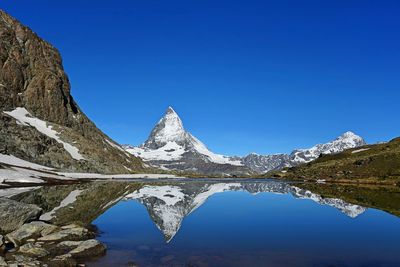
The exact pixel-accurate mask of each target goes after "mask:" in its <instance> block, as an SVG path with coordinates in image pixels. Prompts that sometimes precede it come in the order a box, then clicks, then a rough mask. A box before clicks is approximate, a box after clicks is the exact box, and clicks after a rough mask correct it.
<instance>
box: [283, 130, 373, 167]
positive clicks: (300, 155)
mask: <svg viewBox="0 0 400 267" xmlns="http://www.w3.org/2000/svg"><path fill="white" fill-rule="evenodd" d="M365 144H366V143H365V141H364V139H363V138H361V137H360V136H358V135H356V134H354V133H353V132H350V131H348V132H345V133H344V134H342V135H340V136H339V137H337V138H336V139H335V140H333V141H331V142H329V143H325V144H318V145H315V146H313V147H311V148H309V149H298V150H295V151H293V152H292V154H291V157H292V160H293V161H294V162H298V163H306V162H310V161H312V160H314V159H317V158H318V157H319V156H320V155H321V154H335V153H339V152H342V151H344V150H346V149H350V148H355V147H358V146H362V145H365Z"/></svg>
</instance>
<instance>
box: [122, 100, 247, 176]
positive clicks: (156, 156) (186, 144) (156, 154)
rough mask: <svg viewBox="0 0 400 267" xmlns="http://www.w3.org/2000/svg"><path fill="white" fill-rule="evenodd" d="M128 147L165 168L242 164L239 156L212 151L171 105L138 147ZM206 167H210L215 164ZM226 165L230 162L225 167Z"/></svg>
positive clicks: (189, 168)
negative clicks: (236, 157) (184, 124)
mask: <svg viewBox="0 0 400 267" xmlns="http://www.w3.org/2000/svg"><path fill="white" fill-rule="evenodd" d="M125 149H126V151H128V152H129V153H131V154H133V155H136V156H138V157H141V158H142V159H143V160H145V161H148V162H150V163H152V164H153V165H155V166H158V167H161V168H166V169H179V170H190V171H192V170H194V171H199V166H204V164H208V163H211V164H224V165H225V164H229V165H232V166H243V164H242V163H241V162H240V161H239V160H235V159H232V158H230V157H226V156H223V155H219V154H215V153H213V152H211V151H210V150H209V149H208V148H207V147H206V145H204V144H203V143H202V142H201V141H200V140H199V139H197V138H196V137H194V136H193V135H192V134H191V133H189V132H188V131H186V130H185V128H184V126H183V123H182V120H181V119H180V117H179V115H178V114H177V113H176V112H175V110H174V109H173V108H172V107H168V108H167V110H166V112H165V114H164V116H163V117H162V118H161V119H160V120H159V121H158V123H157V124H156V126H155V127H154V129H153V130H152V131H151V133H150V136H149V138H148V139H147V140H146V142H144V143H143V144H142V145H141V146H139V147H132V146H125ZM204 168H205V169H206V170H207V171H211V170H213V168H214V169H215V168H216V167H215V166H213V167H212V168H211V167H210V166H204ZM226 168H227V166H225V167H224V169H226ZM235 168H236V167H235ZM235 168H233V169H235Z"/></svg>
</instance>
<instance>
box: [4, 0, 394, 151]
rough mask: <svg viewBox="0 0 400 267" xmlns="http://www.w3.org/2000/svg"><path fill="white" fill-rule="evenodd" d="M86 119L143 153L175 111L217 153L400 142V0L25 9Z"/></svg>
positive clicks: (14, 5) (60, 4)
mask: <svg viewBox="0 0 400 267" xmlns="http://www.w3.org/2000/svg"><path fill="white" fill-rule="evenodd" d="M0 8H2V9H4V10H5V11H7V12H9V13H10V14H11V15H13V16H14V17H16V18H18V19H19V20H20V21H22V22H23V23H24V24H26V25H28V26H29V27H31V28H32V29H34V31H36V32H37V33H38V34H39V35H40V36H41V37H43V38H44V39H46V40H47V41H49V42H50V43H52V44H53V45H54V46H56V47H57V48H58V49H59V50H60V51H61V54H62V56H63V60H64V66H65V69H66V71H67V73H68V75H69V78H70V80H71V84H72V94H73V96H74V97H75V99H76V100H77V102H78V103H79V105H80V106H81V108H82V109H83V111H84V112H85V113H86V114H87V115H88V116H89V117H90V118H91V119H92V120H93V121H94V122H95V123H96V124H97V125H98V126H99V127H100V128H101V129H102V130H103V131H105V132H106V133H107V134H108V135H109V136H111V137H112V138H114V139H115V140H116V141H118V142H120V143H131V144H139V143H141V142H143V141H144V140H145V139H146V138H147V136H148V134H149V132H150V130H151V129H152V127H153V126H154V124H155V123H156V122H157V121H158V119H159V118H160V116H161V115H162V114H163V113H164V111H165V109H166V108H167V107H168V106H169V105H172V106H173V107H174V108H175V110H176V111H177V112H178V113H179V114H180V116H181V118H182V119H183V121H184V124H185V126H186V128H187V129H188V130H190V131H191V132H192V133H193V134H194V135H195V136H197V137H198V138H199V139H200V140H202V141H203V142H204V143H206V144H207V145H208V146H209V148H210V149H212V150H213V151H215V152H218V153H225V154H238V155H241V154H246V153H248V152H253V151H254V152H258V153H278V152H288V151H290V150H292V149H294V148H301V147H308V146H311V145H313V144H315V143H319V142H325V141H328V140H330V139H332V138H334V137H336V136H337V135H339V134H341V133H342V132H345V131H347V130H352V131H354V132H356V133H358V134H359V135H361V136H363V137H364V138H365V139H366V140H367V141H368V142H376V141H382V140H388V139H391V138H393V137H395V136H400V104H399V102H400V16H399V14H400V1H396V0H393V1H368V0H365V1H361V0H360V1H351V0H345V1H340V0H331V1H329V0H328V1H320V0H315V1H307V0H304V1H297V0H293V1H285V0H279V1H278V0H277V1H251V0H246V1H244V0H242V1H234V0H229V1H216V0H213V1H208V0H198V1H197V0H193V1H187V0H182V1H175V0H169V1H165V0H160V1H152V0H141V1H135V0H125V1H122V0H113V1H82V0H80V1H72V0H69V1H54V0H53V1H48V0H42V1H27V0H25V1H22V0H13V1H11V0H3V1H1V3H0Z"/></svg>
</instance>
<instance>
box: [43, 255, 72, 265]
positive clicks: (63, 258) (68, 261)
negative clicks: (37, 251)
mask: <svg viewBox="0 0 400 267" xmlns="http://www.w3.org/2000/svg"><path fill="white" fill-rule="evenodd" d="M48 266H49V267H75V266H77V263H76V260H75V259H74V258H72V255H71V254H64V255H60V256H57V257H55V258H54V259H52V260H51V261H49V262H48Z"/></svg>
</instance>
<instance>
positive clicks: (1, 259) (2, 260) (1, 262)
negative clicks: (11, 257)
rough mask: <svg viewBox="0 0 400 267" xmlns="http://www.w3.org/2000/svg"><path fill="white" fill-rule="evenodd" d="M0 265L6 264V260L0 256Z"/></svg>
mask: <svg viewBox="0 0 400 267" xmlns="http://www.w3.org/2000/svg"><path fill="white" fill-rule="evenodd" d="M0 266H7V262H6V260H5V259H4V258H3V257H1V256H0Z"/></svg>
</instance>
